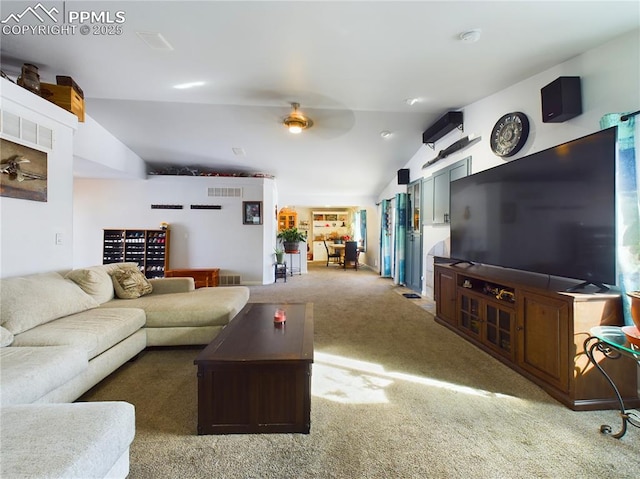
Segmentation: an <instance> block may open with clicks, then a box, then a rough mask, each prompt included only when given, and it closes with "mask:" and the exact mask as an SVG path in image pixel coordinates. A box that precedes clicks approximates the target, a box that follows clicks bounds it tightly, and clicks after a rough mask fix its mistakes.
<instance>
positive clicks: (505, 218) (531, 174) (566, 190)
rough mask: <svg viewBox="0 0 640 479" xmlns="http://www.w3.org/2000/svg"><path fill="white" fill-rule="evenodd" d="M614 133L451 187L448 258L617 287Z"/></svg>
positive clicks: (602, 133) (604, 132) (585, 139)
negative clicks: (615, 285) (449, 255)
mask: <svg viewBox="0 0 640 479" xmlns="http://www.w3.org/2000/svg"><path fill="white" fill-rule="evenodd" d="M615 165H616V127H613V128H609V129H606V130H602V131H599V132H597V133H593V134H591V135H588V136H585V137H582V138H578V139H576V140H573V141H570V142H567V143H563V144H561V145H558V146H555V147H553V148H549V149H547V150H544V151H540V152H537V153H533V154H531V155H529V156H526V157H523V158H520V159H517V160H513V161H511V162H509V163H505V164H503V165H500V166H496V167H494V168H491V169H488V170H485V171H481V172H479V173H476V174H474V175H470V176H467V177H465V178H461V179H459V180H456V181H454V182H452V183H451V188H450V192H451V198H450V200H451V210H450V213H451V216H450V218H451V258H453V259H455V260H461V261H469V262H472V263H481V264H485V265H493V266H501V267H506V268H512V269H518V270H523V271H530V272H535V273H543V274H547V275H552V276H560V277H565V278H572V279H576V280H580V281H584V282H586V283H593V284H596V285H598V286H601V287H602V286H603V285H604V284H609V285H614V284H615V283H616V208H615V204H616V201H615V172H616V166H615Z"/></svg>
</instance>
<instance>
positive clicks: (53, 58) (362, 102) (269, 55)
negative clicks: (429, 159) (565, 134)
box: [0, 1, 640, 205]
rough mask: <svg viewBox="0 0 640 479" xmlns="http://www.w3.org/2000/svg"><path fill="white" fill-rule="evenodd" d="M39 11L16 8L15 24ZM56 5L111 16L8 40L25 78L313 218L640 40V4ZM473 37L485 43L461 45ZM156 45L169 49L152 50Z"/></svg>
mask: <svg viewBox="0 0 640 479" xmlns="http://www.w3.org/2000/svg"><path fill="white" fill-rule="evenodd" d="M29 5H32V6H33V5H35V3H34V2H6V1H3V2H2V4H1V5H0V17H1V18H2V20H3V21H4V20H7V21H6V22H5V23H4V24H3V25H11V24H16V23H17V22H16V21H15V19H9V18H8V16H9V14H10V13H20V12H23V11H24V10H25V8H26V7H27V6H29ZM43 5H45V6H50V5H56V6H57V7H58V10H59V11H60V14H59V15H60V19H61V21H60V22H59V23H60V24H63V23H64V21H68V20H69V13H70V12H82V11H85V12H93V13H94V14H98V13H101V12H102V13H103V16H102V17H100V18H99V19H98V20H100V21H101V23H94V24H93V25H90V29H89V31H88V34H83V33H87V32H86V31H84V30H83V31H81V30H80V28H81V25H80V24H78V23H73V24H67V25H69V26H73V25H75V29H74V31H73V33H71V34H61V35H54V34H48V35H37V34H30V33H25V34H14V33H13V32H8V33H4V31H3V35H2V43H1V63H2V70H3V71H4V72H5V73H7V74H8V75H9V76H10V77H13V78H15V77H17V75H18V74H19V71H20V66H21V65H22V64H23V63H25V62H29V63H33V64H35V65H37V66H38V67H39V71H40V76H41V80H42V81H45V82H52V83H55V76H56V75H68V76H71V77H73V79H74V80H75V81H76V82H77V83H78V84H79V85H80V87H81V88H82V89H83V91H84V94H85V99H86V111H87V114H88V115H89V116H91V117H92V118H93V119H95V120H96V121H97V122H98V123H100V124H101V125H102V126H104V127H105V128H106V129H107V130H109V131H110V132H111V133H112V134H113V135H115V136H116V137H117V138H119V139H120V140H121V141H122V142H124V143H125V144H126V145H127V146H129V147H130V148H131V149H132V150H133V151H134V152H135V153H137V154H138V155H139V156H140V157H142V158H143V159H144V160H145V161H146V162H148V163H149V164H151V165H169V164H171V165H178V166H196V167H202V168H208V169H211V170H216V171H221V172H244V173H264V174H268V175H273V176H275V177H276V178H277V183H278V189H279V191H281V192H286V195H287V196H288V197H290V198H297V199H298V204H308V205H319V204H331V203H332V198H340V199H341V200H340V201H341V202H342V203H345V201H347V202H348V203H349V204H354V205H355V204H360V203H361V202H362V199H363V198H371V199H373V198H375V196H376V195H377V194H378V193H379V192H380V191H381V190H382V189H383V188H384V186H385V185H386V184H387V183H388V182H389V181H391V180H392V179H393V177H394V175H395V172H396V170H397V169H399V168H401V167H402V166H403V165H404V164H405V163H406V162H407V161H408V160H409V159H410V158H411V157H412V156H413V155H414V154H415V152H416V151H417V150H418V149H419V148H420V146H421V143H422V139H421V133H422V131H423V130H424V129H425V128H427V127H428V126H430V125H431V124H432V123H433V122H434V121H435V120H437V119H438V118H439V117H440V116H441V115H442V114H443V113H444V112H446V111H447V110H455V109H459V108H461V107H463V106H465V105H468V104H470V103H472V102H474V101H476V100H479V99H481V98H484V97H486V96H488V95H490V94H492V93H495V92H497V91H500V90H502V89H504V88H505V87H507V86H509V85H512V84H514V83H516V82H518V81H520V80H523V79H525V78H527V77H529V76H531V75H533V74H535V73H538V72H540V71H543V70H545V69H547V68H550V67H552V66H554V65H557V64H558V63H561V62H563V61H565V60H568V59H570V58H572V57H574V56H576V55H578V54H580V53H582V52H584V51H586V50H589V49H591V48H593V47H595V46H597V45H599V44H602V43H604V42H606V41H607V40H609V39H612V38H614V37H616V36H619V35H622V34H623V33H625V32H627V31H630V30H633V29H635V28H638V26H639V25H640V4H639V3H638V2H637V1H621V2H616V1H564V2H563V1H549V2H545V1H495V2H486V1H468V2H460V1H410V2H399V1H389V2H385V1H372V2H364V1H360V2H339V1H335V2H334V1H318V2H307V1H295V2H286V1H256V2H248V1H222V2H219V1H136V2H130V1H109V2H98V1H92V2H80V1H67V2H43ZM118 12H120V13H118ZM105 13H106V15H105ZM63 18H64V20H62V19H63ZM94 19H95V18H94ZM121 20H124V21H122V22H121V23H118V21H121ZM27 21H28V20H27V19H26V16H25V17H23V18H22V19H20V22H22V23H23V24H24V23H25V22H27ZM34 21H35V20H33V19H32V23H33V22H34ZM110 21H111V22H114V23H110ZM84 25H87V26H89V24H84ZM473 29H480V30H481V36H480V39H479V41H477V42H475V43H473V42H465V41H462V40H461V39H460V38H459V36H460V34H461V33H462V32H465V31H469V30H473ZM14 32H15V31H14ZM149 33H150V34H152V35H151V38H152V39H155V40H159V39H164V40H166V42H167V44H168V45H169V48H164V49H162V48H161V49H157V48H152V47H151V46H149V44H147V43H145V41H143V39H142V38H141V35H140V34H149ZM156 34H159V35H161V38H160V37H158V36H157V35H156ZM142 36H145V35H142ZM191 82H200V85H199V86H194V87H192V88H186V89H184V88H183V89H178V88H175V87H176V85H183V84H185V83H191ZM408 99H417V101H416V102H415V103H414V104H413V105H409V104H408V103H407V102H406V100H408ZM291 102H298V103H300V105H301V111H302V112H303V113H304V114H305V115H307V116H309V117H310V118H311V119H313V121H314V126H313V127H312V128H311V129H309V130H306V131H303V132H302V133H301V134H299V135H292V134H290V133H289V132H288V131H287V130H286V129H285V127H284V126H283V125H282V120H283V118H284V117H286V116H287V115H288V113H289V112H290V109H291V108H290V103H291ZM383 131H388V132H390V135H388V136H387V137H386V138H383V137H382V136H381V132H383ZM234 150H235V152H234ZM96 171H97V170H96ZM84 174H85V175H86V174H89V175H91V173H90V172H89V173H88V172H85V173H84ZM100 174H103V173H100ZM345 198H347V200H345ZM349 198H351V200H349Z"/></svg>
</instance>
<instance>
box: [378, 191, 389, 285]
mask: <svg viewBox="0 0 640 479" xmlns="http://www.w3.org/2000/svg"><path fill="white" fill-rule="evenodd" d="M381 207H382V211H381V214H380V217H381V218H382V220H381V221H380V275H381V276H382V277H383V278H390V277H391V200H382V203H381Z"/></svg>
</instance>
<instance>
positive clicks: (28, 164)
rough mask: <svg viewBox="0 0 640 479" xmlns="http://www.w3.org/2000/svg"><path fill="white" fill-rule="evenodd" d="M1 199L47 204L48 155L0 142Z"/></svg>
mask: <svg viewBox="0 0 640 479" xmlns="http://www.w3.org/2000/svg"><path fill="white" fill-rule="evenodd" d="M0 152H1V153H2V159H1V160H0V196H9V197H11V198H20V199H23V200H32V201H43V202H46V201H47V153H45V152H44V151H39V150H34V149H33V148H29V147H28V146H23V145H19V144H18V143H14V142H12V141H9V140H5V139H0Z"/></svg>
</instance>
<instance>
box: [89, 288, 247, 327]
mask: <svg viewBox="0 0 640 479" xmlns="http://www.w3.org/2000/svg"><path fill="white" fill-rule="evenodd" d="M248 300H249V288H247V287H246V286H226V287H223V288H200V289H196V290H195V291H191V292H188V293H172V294H150V295H147V296H143V297H141V298H137V299H128V300H120V299H114V300H112V301H109V302H108V303H104V304H103V305H101V307H102V308H118V307H120V308H122V307H124V306H125V305H126V306H130V307H132V308H141V309H144V310H145V313H146V315H147V323H146V327H147V328H168V327H181V326H224V325H226V324H227V323H228V322H229V321H230V320H231V319H232V318H233V317H234V316H235V315H236V314H238V312H239V311H240V310H241V309H242V308H243V307H244V305H245V304H246V303H247V301H248Z"/></svg>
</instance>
